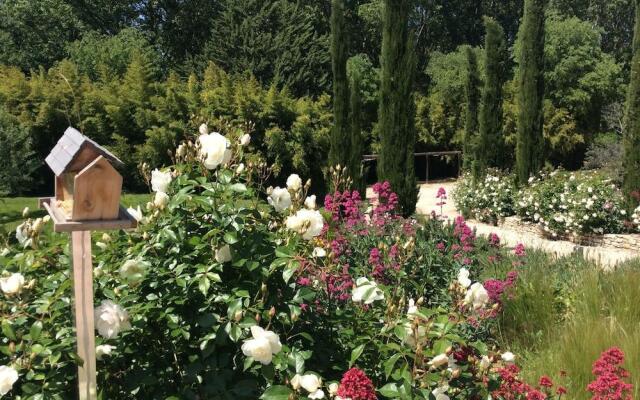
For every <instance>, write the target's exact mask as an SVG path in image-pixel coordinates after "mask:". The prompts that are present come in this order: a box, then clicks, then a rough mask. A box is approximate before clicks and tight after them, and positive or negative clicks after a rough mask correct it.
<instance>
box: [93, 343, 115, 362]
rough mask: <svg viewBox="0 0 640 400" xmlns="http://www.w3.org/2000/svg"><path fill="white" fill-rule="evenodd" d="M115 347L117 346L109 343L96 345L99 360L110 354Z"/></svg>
mask: <svg viewBox="0 0 640 400" xmlns="http://www.w3.org/2000/svg"><path fill="white" fill-rule="evenodd" d="M115 348H116V347H115V346H111V345H109V344H101V345H100V346H96V358H97V359H98V360H102V357H104V356H110V355H111V351H112V350H113V349H115Z"/></svg>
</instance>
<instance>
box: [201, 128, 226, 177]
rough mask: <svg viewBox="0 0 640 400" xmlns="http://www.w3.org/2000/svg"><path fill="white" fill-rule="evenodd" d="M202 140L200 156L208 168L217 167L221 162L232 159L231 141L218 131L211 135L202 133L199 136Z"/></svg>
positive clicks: (224, 162)
mask: <svg viewBox="0 0 640 400" xmlns="http://www.w3.org/2000/svg"><path fill="white" fill-rule="evenodd" d="M198 141H199V142H200V157H202V161H203V163H204V166H205V167H206V168H207V169H216V168H218V165H220V164H226V163H228V162H229V160H231V149H230V148H229V146H230V143H229V141H228V140H227V138H225V137H224V136H222V135H221V134H219V133H218V132H213V133H211V134H209V135H201V136H200V138H198Z"/></svg>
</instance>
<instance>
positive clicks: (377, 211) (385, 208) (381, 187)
mask: <svg viewBox="0 0 640 400" xmlns="http://www.w3.org/2000/svg"><path fill="white" fill-rule="evenodd" d="M373 192H374V193H375V194H376V195H377V201H376V204H375V207H374V208H373V214H372V216H371V220H372V222H373V224H374V225H376V226H382V225H384V224H385V222H386V219H387V218H389V217H392V218H394V217H396V216H395V215H394V212H395V210H396V208H397V207H398V195H397V194H395V193H393V191H391V184H390V183H389V182H387V181H384V182H378V183H376V184H375V185H373Z"/></svg>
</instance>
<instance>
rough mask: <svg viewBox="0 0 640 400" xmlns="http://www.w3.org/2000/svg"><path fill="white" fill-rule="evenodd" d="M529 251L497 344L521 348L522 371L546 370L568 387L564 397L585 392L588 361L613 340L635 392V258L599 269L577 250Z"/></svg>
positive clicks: (638, 278) (532, 378) (639, 351)
mask: <svg viewBox="0 0 640 400" xmlns="http://www.w3.org/2000/svg"><path fill="white" fill-rule="evenodd" d="M531 253H532V254H531V255H530V256H529V257H528V259H527V265H526V266H524V267H520V280H519V283H518V287H517V289H516V291H515V293H514V297H513V299H512V300H510V301H507V302H506V303H505V310H504V314H503V317H502V318H501V320H500V341H501V342H502V343H501V345H502V346H503V347H504V348H507V349H509V350H511V351H513V352H514V353H516V354H518V355H519V357H520V359H519V360H518V362H519V364H521V366H522V369H523V376H524V377H525V378H526V379H527V381H528V382H529V383H532V384H535V383H537V380H538V378H539V377H540V376H542V375H549V376H550V377H552V379H554V381H557V382H558V383H559V384H561V385H563V386H566V387H567V388H568V390H569V395H570V396H569V397H568V398H571V399H590V398H591V396H590V393H588V392H587V391H586V386H587V384H589V382H591V381H592V380H593V378H594V376H593V375H592V374H591V366H592V364H593V362H594V361H595V360H596V359H597V358H598V357H599V356H600V353H601V352H602V351H604V350H606V349H608V348H610V347H613V346H616V347H619V348H621V349H622V350H623V351H624V352H625V355H626V361H625V365H624V367H625V368H626V369H627V370H628V371H630V372H631V380H630V382H631V383H632V384H633V385H634V393H633V398H639V396H640V307H639V306H638V304H639V303H638V299H639V298H640V261H635V262H631V263H628V264H626V265H624V266H622V267H620V268H618V269H617V270H615V271H613V272H603V271H601V270H599V269H598V267H597V266H595V265H593V264H591V263H588V262H586V261H584V260H583V259H582V258H579V257H569V258H563V259H560V260H557V261H553V260H551V259H550V258H549V257H548V256H547V255H544V254H542V253H537V252H531ZM561 371H564V372H566V374H567V376H566V378H560V377H559V376H560V372H561Z"/></svg>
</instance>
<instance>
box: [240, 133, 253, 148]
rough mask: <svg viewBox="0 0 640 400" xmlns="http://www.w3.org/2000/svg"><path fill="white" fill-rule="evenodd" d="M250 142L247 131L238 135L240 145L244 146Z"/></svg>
mask: <svg viewBox="0 0 640 400" xmlns="http://www.w3.org/2000/svg"><path fill="white" fill-rule="evenodd" d="M250 142H251V135H249V134H248V133H245V134H244V135H242V136H240V146H246V145H248V144H249V143H250Z"/></svg>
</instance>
